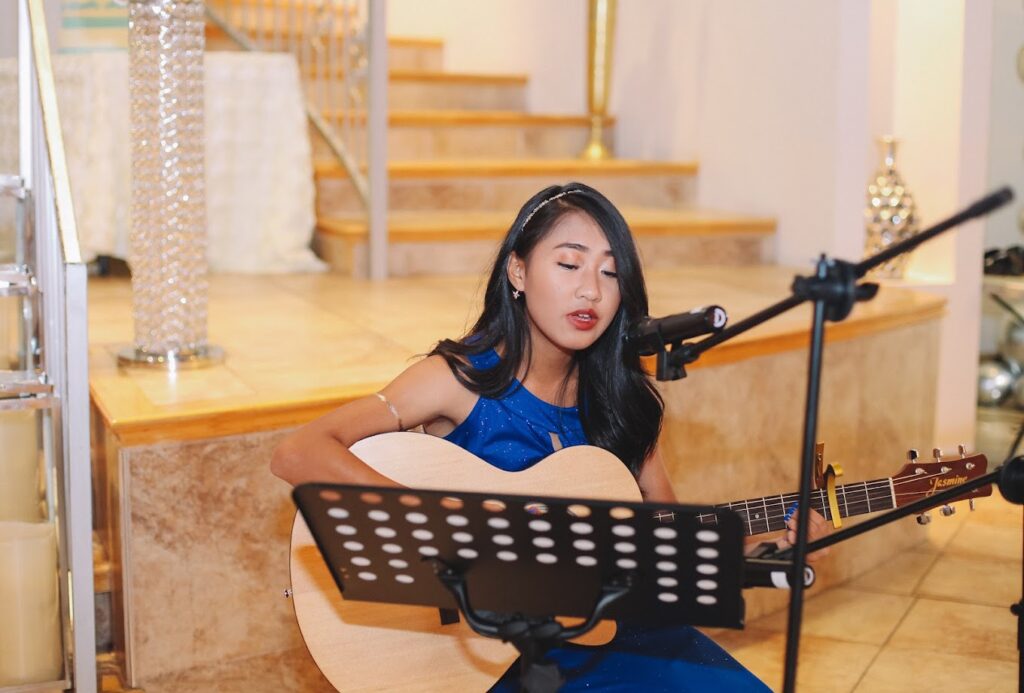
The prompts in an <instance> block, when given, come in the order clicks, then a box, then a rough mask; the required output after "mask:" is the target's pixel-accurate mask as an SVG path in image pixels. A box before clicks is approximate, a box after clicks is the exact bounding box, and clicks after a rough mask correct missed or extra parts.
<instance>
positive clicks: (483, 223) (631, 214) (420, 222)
mask: <svg viewBox="0 0 1024 693" xmlns="http://www.w3.org/2000/svg"><path fill="white" fill-rule="evenodd" d="M622 215H623V216H624V217H625V218H626V221H627V222H628V223H629V226H630V229H632V231H633V234H634V235H636V236H638V237H639V236H698V235H708V234H746V235H770V234H773V233H774V232H775V220H774V219H771V218H769V217H758V216H748V215H742V214H731V213H726V212H716V211H709V210H701V209H651V208H642V207H640V208H637V207H634V208H628V207H627V208H624V209H622ZM515 216H516V212H515V210H510V211H504V210H503V211H491V212H487V211H473V212H467V211H464V210H434V211H429V212H424V211H406V212H402V211H392V212H391V213H389V214H388V238H389V240H390V241H392V242H395V243H407V242H412V241H464V240H475V239H480V238H489V239H498V238H502V237H504V235H505V232H506V231H508V227H509V224H510V223H511V222H512V220H513V219H515ZM317 228H318V230H319V231H320V232H322V233H327V234H331V235H334V236H340V237H345V238H358V239H362V238H366V234H367V230H366V221H365V219H363V218H360V217H356V216H352V217H334V218H327V219H320V220H319V221H318V222H317Z"/></svg>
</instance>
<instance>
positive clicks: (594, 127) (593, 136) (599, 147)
mask: <svg viewBox="0 0 1024 693" xmlns="http://www.w3.org/2000/svg"><path fill="white" fill-rule="evenodd" d="M580 158H581V159H585V160H587V161H605V160H607V159H611V158H612V151H611V150H610V149H608V147H607V146H606V145H605V143H604V117H603V116H593V117H592V118H591V120H590V141H589V142H588V143H587V146H586V147H584V148H583V151H582V152H580Z"/></svg>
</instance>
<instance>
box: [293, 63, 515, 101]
mask: <svg viewBox="0 0 1024 693" xmlns="http://www.w3.org/2000/svg"><path fill="white" fill-rule="evenodd" d="M343 76H344V74H343V72H342V71H341V70H334V71H333V74H328V73H327V72H326V71H324V70H318V69H317V68H316V66H311V67H309V68H307V69H306V70H305V80H304V81H305V85H306V89H307V93H309V94H311V95H317V94H324V93H337V92H338V90H340V89H341V88H342V81H341V80H342V78H343ZM526 85H527V78H526V76H525V75H489V74H481V73H468V72H463V73H450V72H431V71H426V70H392V71H391V72H390V74H389V79H388V108H389V109H390V110H393V111H394V110H413V109H415V110H418V111H423V110H428V109H430V110H434V111H438V110H442V109H456V110H461V111H468V110H473V111H496V110H497V111H512V112H522V111H524V110H525V109H526ZM328 89H334V90H335V92H328V91H326V90H328Z"/></svg>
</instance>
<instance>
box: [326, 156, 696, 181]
mask: <svg viewBox="0 0 1024 693" xmlns="http://www.w3.org/2000/svg"><path fill="white" fill-rule="evenodd" d="M313 168H314V173H315V175H316V176H317V177H322V178H337V177H344V176H346V175H347V174H346V173H345V171H344V169H343V168H342V167H341V164H339V163H337V162H334V161H318V162H316V164H314V167H313ZM697 169H698V164H697V162H695V161H643V160H639V159H609V160H607V161H588V160H586V159H461V160H460V159H447V160H440V161H391V162H388V176H389V177H390V178H392V179H397V178H466V177H473V176H502V177H508V176H516V177H520V176H542V175H543V176H574V175H621V174H631V175H664V174H672V175H679V176H692V175H696V173H697Z"/></svg>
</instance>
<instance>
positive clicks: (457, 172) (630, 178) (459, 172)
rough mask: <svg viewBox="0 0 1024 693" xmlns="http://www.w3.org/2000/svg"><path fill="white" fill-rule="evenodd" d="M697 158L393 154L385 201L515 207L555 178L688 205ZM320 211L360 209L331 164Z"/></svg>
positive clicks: (427, 206)
mask: <svg viewBox="0 0 1024 693" xmlns="http://www.w3.org/2000/svg"><path fill="white" fill-rule="evenodd" d="M697 168H698V166H697V163H696V162H660V161H634V160H626V159H613V160H611V161H603V162H589V161H583V160H580V159H468V160H467V159H460V160H442V161H393V162H391V163H390V164H389V165H388V173H389V180H388V207H389V208H391V209H393V210H396V211H422V210H437V209H441V210H469V211H472V210H480V211H486V210H495V209H517V208H518V207H519V205H521V204H522V203H523V201H524V200H527V199H529V197H530V196H531V195H533V194H534V193H536V192H537V191H538V190H541V189H542V188H545V187H547V186H549V185H552V184H553V183H566V182H569V181H578V182H581V183H587V184H588V185H593V186H594V187H595V188H597V189H599V190H600V191H601V192H603V193H604V194H605V195H607V196H608V197H609V198H610V199H612V200H614V201H616V202H617V203H619V204H621V205H625V206H634V207H655V208H668V209H678V208H679V207H683V206H687V205H690V204H692V201H693V199H694V193H695V190H694V188H695V185H696V182H695V178H694V176H695V174H696V173H697ZM316 174H317V180H316V187H317V213H318V215H319V216H321V217H337V216H345V215H346V214H349V215H351V214H361V213H362V203H361V202H360V200H359V197H358V196H357V194H356V191H355V187H354V186H353V185H352V182H351V181H350V180H349V179H348V178H347V177H345V176H344V175H343V173H342V171H341V169H340V168H339V167H338V166H336V165H335V164H333V163H321V164H319V165H318V166H317V167H316Z"/></svg>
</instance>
